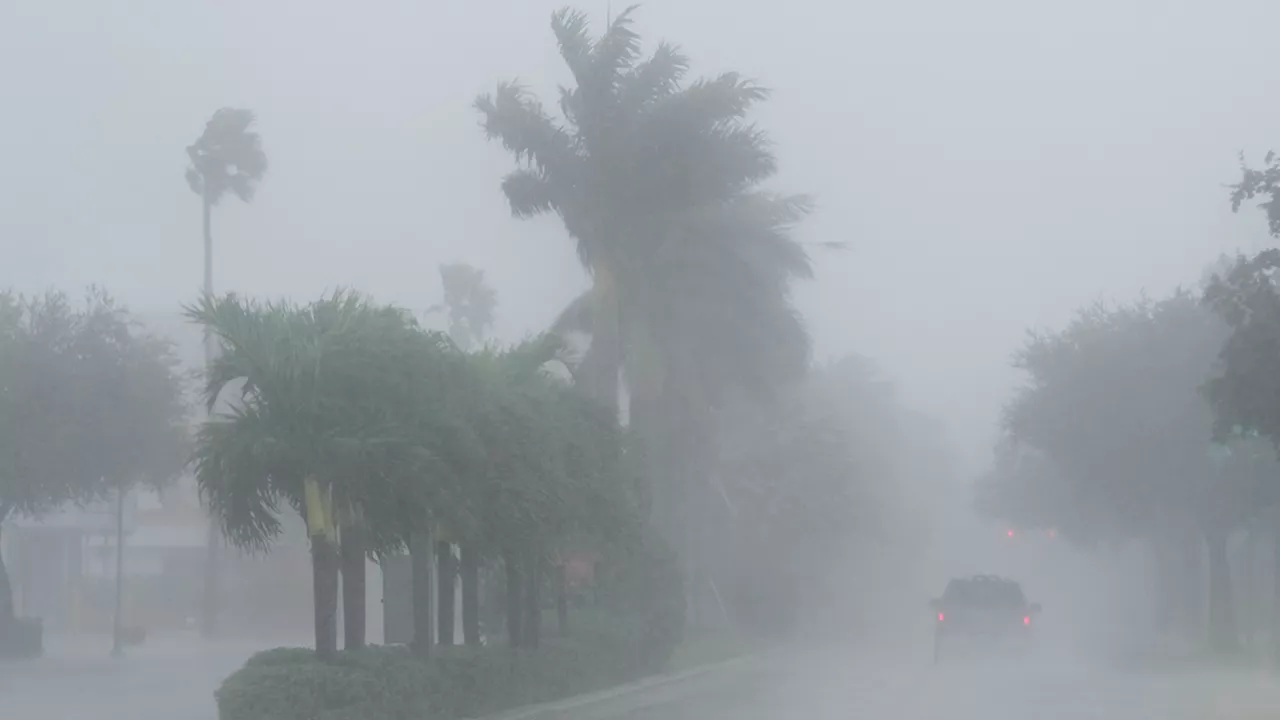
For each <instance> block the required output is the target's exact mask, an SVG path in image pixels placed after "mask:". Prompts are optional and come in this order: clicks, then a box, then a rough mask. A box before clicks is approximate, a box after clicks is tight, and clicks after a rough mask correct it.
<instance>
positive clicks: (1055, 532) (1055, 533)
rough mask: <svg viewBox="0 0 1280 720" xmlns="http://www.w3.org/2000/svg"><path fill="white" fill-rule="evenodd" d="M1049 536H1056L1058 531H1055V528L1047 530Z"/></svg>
mask: <svg viewBox="0 0 1280 720" xmlns="http://www.w3.org/2000/svg"><path fill="white" fill-rule="evenodd" d="M1049 537H1058V531H1057V530H1050V531H1049Z"/></svg>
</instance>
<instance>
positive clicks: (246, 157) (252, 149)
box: [186, 108, 267, 637]
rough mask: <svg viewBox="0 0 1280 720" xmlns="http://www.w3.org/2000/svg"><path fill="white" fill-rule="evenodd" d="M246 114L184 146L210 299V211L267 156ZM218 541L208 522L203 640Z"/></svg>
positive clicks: (246, 188)
mask: <svg viewBox="0 0 1280 720" xmlns="http://www.w3.org/2000/svg"><path fill="white" fill-rule="evenodd" d="M253 122H254V115H253V112H252V111H250V110H244V109H238V108H222V109H220V110H218V111H217V112H215V113H214V114H213V117H212V118H210V119H209V122H208V123H206V124H205V128H204V132H203V133H201V134H200V137H199V138H196V141H195V142H194V143H192V144H191V145H188V146H187V157H188V158H189V160H190V162H191V164H190V165H188V166H187V172H186V177H187V185H188V186H190V188H191V191H192V192H194V193H195V194H197V195H199V196H200V200H201V203H200V204H201V209H202V210H203V223H202V227H203V230H204V287H203V292H204V294H205V295H206V296H208V297H212V296H213V225H212V215H213V208H214V207H215V206H216V205H217V204H218V203H219V202H220V201H221V200H222V198H223V197H225V196H226V194H227V193H228V192H231V193H234V194H235V195H236V197H238V198H240V200H241V201H242V202H246V203H247V202H251V201H252V200H253V195H254V191H255V190H256V189H257V184H258V183H259V182H260V181H261V180H262V177H263V175H265V174H266V172H267V156H266V153H264V152H263V151H262V138H261V137H260V136H259V135H258V133H256V132H254V131H253V130H251V128H252V127H253ZM204 340H205V342H204V344H205V365H206V366H208V365H210V364H212V362H213V352H214V346H213V343H212V339H211V337H210V335H209V334H207V333H206V334H205V339H204ZM220 544H221V538H220V537H219V536H218V529H217V525H216V524H215V523H212V522H211V523H209V539H208V553H207V555H206V558H205V591H204V608H203V613H202V615H203V617H202V620H201V625H202V628H201V629H202V631H203V632H204V634H205V636H206V637H211V636H213V635H214V634H215V633H216V631H217V598H218V574H217V571H218V547H219V545H220Z"/></svg>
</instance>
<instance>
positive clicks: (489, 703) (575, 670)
mask: <svg viewBox="0 0 1280 720" xmlns="http://www.w3.org/2000/svg"><path fill="white" fill-rule="evenodd" d="M575 620H576V621H577V622H576V623H575V624H574V625H573V635H572V637H570V638H548V639H547V640H544V641H543V643H542V645H541V646H540V647H539V648H538V649H537V650H512V649H508V648H506V647H492V646H487V647H478V648H472V647H436V648H433V650H434V652H433V654H432V656H431V657H430V658H429V659H426V660H419V659H418V658H415V657H414V656H413V655H412V654H411V653H410V652H409V650H408V649H407V648H404V647H400V646H388V647H377V646H375V647H369V648H365V649H363V650H359V651H352V652H346V651H344V652H341V653H338V655H337V656H336V657H335V658H334V659H333V660H330V661H328V662H326V661H322V660H320V659H319V658H318V657H317V656H316V654H315V652H314V651H312V650H310V649H303V648H277V649H274V650H267V651H265V652H262V653H259V654H257V655H255V656H254V657H252V658H250V659H249V661H248V662H247V663H246V664H245V666H244V667H243V668H241V669H240V670H238V671H236V672H235V673H234V674H233V675H231V676H230V677H228V678H227V679H226V680H225V681H224V682H223V684H222V687H221V688H219V689H218V691H217V693H216V698H217V703H218V717H219V718H220V720H452V719H454V718H468V717H477V716H481V715H485V714H488V713H494V712H499V711H501V710H505V709H508V708H513V707H518V706H521V705H527V704H532V703H539V702H547V701H550V700H555V699H559V698H563V697H569V696H572V695H577V694H581V693H586V692H591V691H594V690H599V689H603V688H606V687H609V686H612V685H617V684H620V683H623V682H627V681H629V680H633V679H637V678H639V677H643V676H645V675H648V674H651V673H653V672H655V671H658V670H660V669H661V668H662V666H663V665H664V664H665V662H666V660H667V659H668V658H669V657H670V654H671V652H672V650H673V649H674V646H673V644H670V643H667V644H664V646H661V647H659V646H656V645H655V644H654V643H653V642H651V641H646V636H648V635H651V633H649V632H646V630H645V629H644V628H643V627H640V626H639V625H638V624H636V623H630V622H626V621H622V620H619V619H618V618H616V617H610V616H608V615H605V614H601V613H590V612H586V613H579V614H575Z"/></svg>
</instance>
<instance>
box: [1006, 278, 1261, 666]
mask: <svg viewBox="0 0 1280 720" xmlns="http://www.w3.org/2000/svg"><path fill="white" fill-rule="evenodd" d="M1226 336H1227V329H1226V327H1225V326H1224V325H1223V324H1222V323H1221V322H1220V321H1219V320H1218V318H1216V317H1215V316H1214V315H1213V314H1212V313H1210V312H1208V311H1207V310H1206V309H1205V308H1203V307H1202V306H1201V304H1200V303H1199V302H1198V300H1197V299H1196V298H1195V297H1194V296H1193V295H1192V294H1191V293H1189V292H1186V291H1179V292H1177V293H1175V294H1174V295H1173V296H1171V297H1169V298H1166V299H1164V300H1161V301H1158V302H1152V301H1148V300H1143V301H1141V302H1138V303H1135V304H1133V305H1129V306H1121V307H1114V308H1113V307H1107V306H1103V305H1097V306H1094V307H1091V308H1088V309H1086V310H1084V311H1082V312H1080V313H1079V314H1078V315H1077V317H1076V318H1075V319H1074V320H1073V321H1072V322H1071V323H1070V324H1069V325H1068V326H1067V328H1065V329H1064V330H1062V331H1061V332H1057V333H1036V334H1033V335H1032V336H1031V338H1030V340H1029V341H1028V343H1027V345H1026V346H1025V347H1024V348H1023V350H1022V351H1021V352H1020V353H1019V354H1018V356H1017V360H1016V363H1015V364H1016V366H1017V367H1019V368H1020V369H1022V370H1023V371H1024V372H1026V373H1027V375H1028V383H1027V384H1026V385H1025V386H1024V387H1023V388H1022V389H1021V390H1020V391H1019V392H1018V394H1017V395H1016V396H1015V398H1014V399H1013V401H1012V402H1011V403H1010V404H1009V405H1008V406H1007V408H1006V417H1005V428H1006V432H1007V436H1008V442H1010V443H1011V446H1012V447H1011V449H1010V450H1007V452H1010V453H1011V455H1010V456H1009V457H1007V458H1006V461H1005V464H1004V466H1003V467H1001V468H998V469H999V470H1000V474H998V476H997V479H998V480H999V481H1000V482H1001V483H1002V485H1001V486H1000V487H999V488H998V490H999V492H998V493H996V494H995V496H994V497H993V496H992V495H991V493H992V492H993V491H992V490H991V489H989V490H988V495H987V497H986V498H985V499H984V504H985V505H986V506H987V507H988V508H994V509H996V510H997V511H1000V512H1004V513H1008V515H1009V516H1010V519H1012V520H1014V521H1016V522H1023V523H1027V524H1032V525H1041V526H1043V525H1048V526H1049V527H1054V528H1061V529H1063V530H1064V532H1065V533H1066V534H1067V535H1068V536H1072V537H1077V538H1083V539H1086V540H1090V541H1096V540H1106V539H1123V538H1146V539H1151V540H1153V541H1157V540H1160V541H1162V540H1164V539H1167V538H1169V537H1171V536H1172V537H1175V538H1176V537H1185V535H1186V533H1188V532H1190V533H1198V534H1199V535H1201V536H1202V537H1203V539H1204V542H1205V546H1206V547H1207V550H1208V560H1209V579H1210V594H1209V598H1210V605H1209V615H1210V629H1211V640H1212V641H1213V643H1214V645H1215V646H1216V647H1217V648H1219V649H1230V648H1231V647H1233V646H1234V644H1235V642H1236V630H1235V618H1234V610H1233V608H1234V605H1233V602H1232V600H1231V586H1230V577H1229V567H1228V564H1227V551H1226V548H1227V538H1228V535H1229V534H1230V533H1231V531H1232V530H1234V529H1235V528H1236V527H1237V526H1238V525H1239V523H1240V522H1241V521H1242V520H1243V519H1244V518H1246V517H1248V515H1249V514H1250V513H1251V512H1254V511H1255V509H1256V507H1257V506H1258V503H1259V495H1258V492H1259V488H1260V474H1259V469H1260V468H1259V465H1258V464H1257V456H1256V448H1255V447H1254V446H1252V445H1250V444H1249V443H1246V442H1243V441H1240V440H1232V439H1230V438H1225V437H1220V439H1221V440H1222V441H1223V443H1225V444H1215V443H1213V442H1212V440H1213V437H1214V433H1213V428H1214V414H1213V411H1212V408H1211V407H1210V403H1209V402H1206V399H1205V396H1204V394H1203V392H1202V387H1203V385H1204V383H1205V381H1206V379H1208V378H1210V377H1211V375H1212V373H1213V370H1214V366H1215V362H1216V357H1217V353H1218V350H1219V348H1220V347H1221V346H1222V342H1223V340H1224V339H1225V338H1226ZM993 482H994V481H993ZM1001 495H1003V497H1001Z"/></svg>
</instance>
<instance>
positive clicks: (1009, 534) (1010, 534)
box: [1005, 530, 1013, 537]
mask: <svg viewBox="0 0 1280 720" xmlns="http://www.w3.org/2000/svg"><path fill="white" fill-rule="evenodd" d="M1005 534H1006V535H1008V536H1009V537H1013V531H1012V530H1010V531H1009V532H1007V533H1005Z"/></svg>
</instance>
